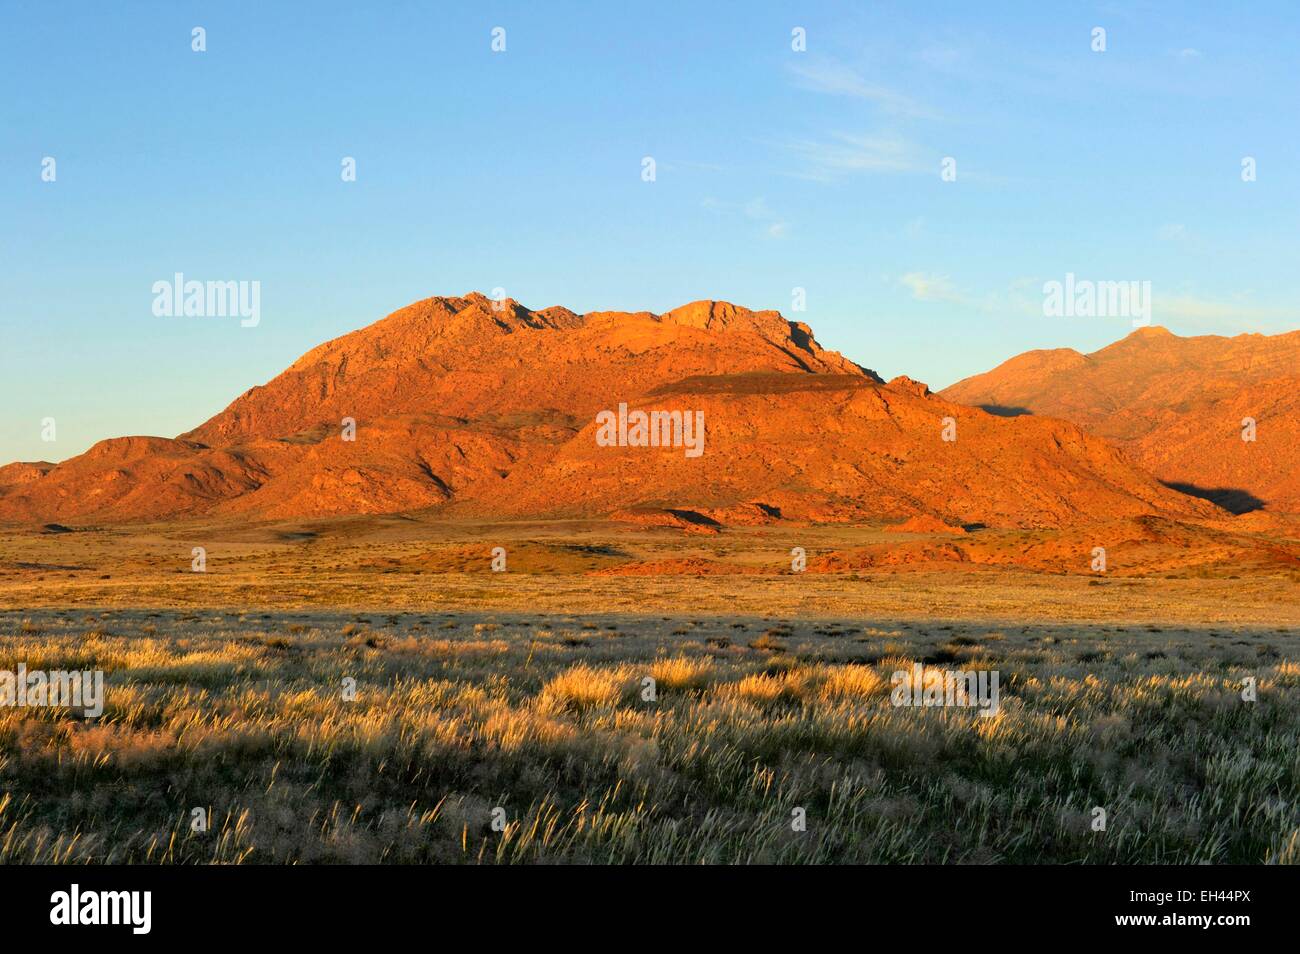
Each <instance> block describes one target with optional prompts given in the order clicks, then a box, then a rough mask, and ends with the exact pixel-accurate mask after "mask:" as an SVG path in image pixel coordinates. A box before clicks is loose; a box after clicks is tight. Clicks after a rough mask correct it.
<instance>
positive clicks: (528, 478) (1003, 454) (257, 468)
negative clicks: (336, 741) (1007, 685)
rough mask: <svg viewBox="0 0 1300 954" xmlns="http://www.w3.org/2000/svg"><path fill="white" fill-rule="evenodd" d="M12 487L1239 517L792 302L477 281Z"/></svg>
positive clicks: (177, 500)
mask: <svg viewBox="0 0 1300 954" xmlns="http://www.w3.org/2000/svg"><path fill="white" fill-rule="evenodd" d="M638 411H641V412H645V413H647V414H650V413H652V412H660V413H661V414H663V415H664V417H665V420H666V421H667V425H666V428H665V430H663V431H656V433H657V434H658V433H663V435H664V437H665V438H666V439H667V443H670V444H674V445H675V446H635V445H636V443H637V441H636V437H637V436H638V434H639V433H640V432H639V431H638V429H637V426H636V416H637V412H638ZM674 412H675V413H676V414H677V415H678V417H676V418H672V417H671V415H672V414H674ZM699 415H702V420H703V432H702V439H703V443H702V445H698V446H696V445H692V444H691V438H692V437H694V438H695V439H696V440H697V441H698V440H699V438H700V437H701V435H700V433H699V432H696V431H694V430H693V429H691V428H690V425H691V424H693V423H694V422H695V421H696V420H697V417H698V416H699ZM629 422H631V424H632V426H631V427H630V428H629V427H628V424H629ZM678 422H680V423H678ZM945 436H947V437H954V438H955V439H953V440H945ZM349 437H351V438H352V439H348V438H349ZM625 437H626V438H628V439H624V438H625ZM611 444H612V445H614V446H610V445H611ZM0 476H3V477H4V478H5V479H4V480H2V481H0V520H5V521H11V522H45V521H61V522H75V521H79V522H82V523H87V522H89V523H112V522H119V521H139V520H159V519H172V518H183V517H196V516H215V517H221V516H231V517H235V516H238V517H239V518H241V519H281V518H292V517H306V516H322V515H332V514H351V513H385V512H400V511H411V510H423V509H427V508H436V509H437V511H438V512H439V513H445V514H446V515H447V516H448V517H461V516H464V517H472V518H476V519H481V518H495V517H516V518H525V517H611V516H612V517H614V518H616V519H624V520H631V521H636V522H648V523H652V524H653V523H668V524H671V525H677V526H683V527H688V528H692V527H693V528H706V529H707V528H710V527H716V526H717V525H720V524H721V525H725V524H728V523H755V522H759V523H761V522H768V521H772V520H778V519H783V518H792V519H797V520H827V521H848V520H853V521H859V520H880V519H883V520H888V521H890V522H896V521H899V520H905V519H908V518H911V517H918V516H925V517H933V518H935V519H938V520H942V521H944V522H946V523H948V524H951V525H954V526H960V525H963V524H966V525H969V524H986V525H990V526H1008V527H1020V526H1026V527H1040V526H1041V527H1056V526H1062V525H1066V524H1070V523H1074V522H1078V521H1086V520H1089V519H1094V518H1097V517H1099V516H1103V515H1104V516H1106V517H1108V518H1120V517H1138V516H1143V515H1150V514H1160V515H1163V516H1165V517H1170V518H1182V519H1213V518H1215V517H1216V516H1217V517H1222V516H1223V513H1222V511H1220V510H1218V508H1216V507H1214V506H1212V505H1210V504H1208V503H1206V502H1204V501H1201V500H1197V499H1195V498H1193V497H1189V496H1186V495H1184V494H1181V493H1177V492H1175V491H1172V490H1170V489H1168V488H1166V487H1164V486H1162V485H1161V484H1160V483H1159V482H1158V481H1156V480H1154V479H1153V478H1151V477H1150V476H1149V475H1148V474H1146V473H1144V472H1143V471H1142V470H1141V469H1140V468H1138V467H1137V466H1135V465H1134V464H1133V463H1132V462H1131V461H1129V460H1128V459H1127V458H1126V456H1125V455H1124V454H1123V453H1121V452H1120V451H1119V450H1117V449H1116V448H1115V447H1114V446H1113V445H1112V444H1111V443H1109V442H1108V441H1106V440H1104V439H1102V438H1100V437H1095V436H1090V435H1089V434H1086V433H1085V432H1084V431H1083V430H1081V429H1080V428H1079V427H1077V426H1076V425H1074V424H1071V423H1067V422H1064V421H1059V420H1051V419H1047V418H1039V417H1018V418H1007V417H1001V416H998V415H997V414H990V413H986V412H984V411H982V410H979V409H976V408H971V407H966V406H963V405H961V404H959V403H954V402H953V401H950V400H947V399H945V398H943V397H942V396H936V395H934V394H931V393H930V391H929V389H928V388H927V387H926V386H925V385H924V384H921V383H920V382H917V381H913V380H911V379H909V378H906V377H900V378H896V379H894V380H893V381H890V382H888V383H886V382H884V381H882V380H881V379H880V378H879V377H878V376H877V375H876V374H874V373H873V372H871V371H869V370H867V369H865V368H862V367H860V366H858V365H857V364H855V363H853V362H851V361H849V360H847V359H846V358H844V357H842V356H841V355H839V354H837V353H836V352H833V351H827V350H825V349H824V348H822V347H821V346H820V345H819V344H818V343H817V342H816V340H815V339H814V337H813V333H812V330H811V329H810V328H809V327H808V326H807V325H804V324H802V323H799V322H792V321H788V320H786V319H785V318H783V317H782V316H781V315H780V314H778V313H777V312H774V311H750V310H748V309H746V308H741V307H739V306H736V305H732V304H729V303H726V302H715V301H699V302H693V303H691V304H688V305H684V306H682V307H680V308H677V309H674V310H672V311H669V312H666V313H664V314H661V315H655V314H651V313H649V312H632V313H627V312H590V313H587V314H585V315H579V314H576V313H574V312H572V311H570V310H568V309H566V308H560V307H552V308H545V309H541V310H537V311H533V310H530V309H528V308H525V307H523V306H522V305H520V304H518V303H517V302H514V301H509V300H507V301H493V300H490V299H488V298H486V297H484V296H483V295H481V294H477V293H475V294H471V295H467V296H465V297H460V298H429V299H426V300H424V301H420V302H416V303H415V304H412V305H410V306H408V307H406V308H403V309H400V310H399V311H396V312H394V313H393V314H391V315H389V316H388V317H386V318H384V319H382V320H380V321H378V322H376V323H374V324H372V325H370V326H368V327H366V328H362V329H360V330H358V331H355V332H352V333H351V334H347V335H344V336H342V337H340V338H337V339H335V340H333V341H329V342H326V343H325V344H322V345H320V346H319V347H317V348H314V349H313V350H311V351H309V352H308V353H307V354H305V355H303V356H302V357H301V358H300V359H299V360H297V361H296V362H294V364H293V365H292V366H291V367H289V368H288V369H287V370H285V371H284V372H283V373H281V374H280V375H278V376H277V377H275V378H274V379H273V380H271V381H270V382H268V383H267V384H265V385H263V386H259V387H254V388H252V389H251V390H249V391H247V392H245V393H244V394H243V395H241V396H240V397H239V398H237V399H236V400H235V401H234V402H233V403H232V404H231V405H230V406H229V407H228V408H226V409H225V410H224V411H222V412H221V413H220V414H217V415H216V416H215V417H213V418H211V419H210V420H208V421H206V422H205V423H203V424H201V425H200V426H198V427H196V428H195V429H194V430H192V431H189V432H188V433H186V434H182V435H180V436H179V437H177V438H175V439H170V440H169V439H165V438H157V437H128V438H117V439H112V440H106V441H101V442H100V443H99V444H96V445H95V446H94V447H92V448H91V449H90V450H89V451H87V452H86V453H85V454H82V455H80V456H78V457H74V458H72V459H70V460H67V461H64V462H62V463H60V464H58V465H57V466H53V467H50V466H49V465H47V464H33V465H26V464H16V465H10V467H8V468H3V469H0Z"/></svg>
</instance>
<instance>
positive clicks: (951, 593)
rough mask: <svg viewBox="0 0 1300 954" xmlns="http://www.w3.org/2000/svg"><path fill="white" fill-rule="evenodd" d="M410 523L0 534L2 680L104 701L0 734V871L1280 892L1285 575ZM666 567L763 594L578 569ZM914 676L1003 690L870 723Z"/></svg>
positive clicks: (1288, 726)
mask: <svg viewBox="0 0 1300 954" xmlns="http://www.w3.org/2000/svg"><path fill="white" fill-rule="evenodd" d="M394 526H395V527H396V529H394V527H388V528H387V529H384V530H383V532H382V533H379V535H378V537H377V538H373V539H367V538H364V537H362V538H361V539H358V534H357V533H356V532H355V530H353V531H352V532H349V533H346V534H338V535H337V536H332V535H331V531H330V530H329V529H328V528H325V530H324V532H321V531H320V530H311V529H307V530H303V529H301V528H300V529H296V530H294V529H290V530H286V529H284V528H279V529H276V530H275V531H274V532H273V533H269V535H268V532H266V531H263V530H257V529H247V530H245V529H239V530H236V529H226V530H224V531H221V532H219V533H216V532H213V531H211V530H208V531H206V532H203V531H202V530H199V531H195V530H189V529H186V530H183V531H176V530H168V531H167V532H165V533H153V532H150V533H144V534H131V535H128V534H120V533H116V532H107V531H105V532H102V533H94V534H91V533H85V534H82V533H76V534H65V533H59V534H53V535H51V534H32V533H31V532H23V533H19V532H13V533H9V534H6V535H3V536H0V574H2V575H0V669H11V670H12V669H14V668H16V667H17V665H18V664H20V663H21V664H24V665H26V666H27V667H28V669H29V670H31V669H45V670H58V669H102V670H103V671H104V672H105V674H106V681H107V685H108V688H107V693H106V707H105V711H104V713H103V714H102V716H100V717H99V718H98V719H96V720H93V721H87V720H85V719H83V718H81V717H80V714H79V713H77V712H73V711H69V710H67V709H59V708H4V709H0V791H2V792H3V794H0V861H5V862H69V863H74V862H75V863H81V862H132V863H209V862H224V863H286V862H304V863H320V862H326V863H328V862H334V863H351V862H414V863H429V862H434V863H450V862H662V863H693V862H705V863H708V862H717V863H723V862H726V863H732V862H774V863H776V862H966V863H978V862H1004V863H1036V862H1061V863H1067V862H1089V863H1160V862H1171V863H1177V862H1186V863H1197V862H1211V863H1226V862H1234V863H1262V862H1283V863H1291V862H1296V861H1300V747H1297V744H1296V740H1297V738H1300V640H1297V635H1298V634H1297V631H1296V627H1295V620H1296V618H1297V614H1296V599H1297V597H1296V587H1295V585H1294V582H1293V581H1292V579H1291V578H1290V576H1289V575H1288V574H1287V573H1285V572H1282V573H1277V574H1274V575H1272V576H1269V577H1261V578H1252V579H1250V580H1235V579H1231V576H1232V575H1233V574H1232V573H1231V572H1230V569H1231V568H1230V567H1225V568H1222V569H1221V570H1219V571H1217V572H1214V573H1206V574H1201V575H1197V576H1187V577H1182V578H1172V579H1171V578H1167V577H1168V576H1170V575H1172V574H1166V575H1162V576H1159V577H1145V578H1143V577H1133V578H1123V577H1114V578H1106V579H1096V578H1092V579H1089V578H1088V577H1086V576H1084V575H1068V574H1066V575H1057V576H1050V577H1046V576H1044V575H1043V574H1033V573H1015V572H1010V571H1005V570H997V569H983V570H978V571H972V570H970V569H969V568H963V569H957V570H954V569H952V568H948V569H943V568H930V569H912V570H907V571H898V570H893V569H890V570H878V571H872V572H865V573H852V574H844V573H840V574H836V573H824V574H812V573H809V574H800V575H793V574H789V573H780V572H769V570H770V568H771V567H772V566H773V564H774V562H775V561H776V560H778V559H779V558H781V557H783V556H784V555H785V554H786V553H787V552H788V544H789V541H788V540H783V539H780V538H779V537H768V536H764V535H762V534H757V535H752V536H746V535H744V534H736V535H730V536H727V537H724V538H719V539H710V540H706V541H683V540H682V539H681V538H680V536H671V535H664V534H633V535H627V534H623V535H614V536H612V537H611V536H607V535H606V536H602V535H601V534H600V533H594V534H593V533H587V534H574V533H573V532H572V530H571V529H570V530H566V531H565V533H563V534H557V535H554V536H552V535H549V534H548V533H545V532H541V531H539V530H538V529H537V528H529V529H528V530H527V531H526V532H523V533H522V534H520V533H516V534H515V535H514V536H511V535H510V533H508V532H505V531H501V532H495V533H484V532H483V531H482V530H481V529H479V530H478V531H469V530H467V531H465V535H464V536H460V535H458V534H456V533H455V532H450V531H449V532H448V533H447V534H446V535H445V536H444V538H443V539H441V540H440V541H439V542H438V543H437V544H431V543H430V542H429V540H428V538H427V535H426V533H425V532H423V531H421V530H419V529H418V528H417V530H415V531H412V530H411V528H408V527H406V526H405V525H404V524H402V525H394ZM408 531H409V536H408ZM819 532H821V531H817V530H809V531H805V532H804V533H803V536H804V537H805V538H811V539H813V541H814V542H813V545H812V546H810V548H809V549H810V553H812V552H813V551H814V550H815V548H816V547H817V546H819V545H825V546H827V547H829V546H831V545H832V544H834V545H844V544H845V543H846V540H845V534H846V532H845V531H837V532H836V533H834V534H831V535H830V536H828V537H827V538H826V539H825V540H822V539H819V538H818V536H817V534H818V533H819ZM849 535H850V536H851V534H849ZM832 537H833V539H832ZM497 539H505V541H506V544H507V548H508V550H509V552H510V553H511V558H512V561H513V563H512V569H511V571H510V572H506V573H499V574H493V573H490V572H486V571H485V570H484V569H483V568H484V567H485V566H486V564H487V558H488V548H489V547H488V545H489V544H490V543H492V542H494V541H495V540H497ZM214 540H215V541H216V542H215V543H214V542H213V541H214ZM201 541H206V542H207V543H208V544H209V548H208V549H209V564H208V570H207V572H205V573H201V574H199V573H191V572H189V571H188V570H189V545H190V543H191V542H201ZM847 542H854V541H851V540H850V541H847ZM674 554H676V555H678V556H679V557H680V556H681V555H682V554H686V555H688V556H691V557H692V558H695V557H698V558H699V559H701V560H712V561H717V562H723V563H732V564H736V565H738V566H751V567H757V568H758V569H759V570H760V571H761V572H759V573H753V572H745V573H736V574H721V575H690V574H676V575H674V574H666V575H656V576H632V577H627V576H617V575H615V576H608V575H594V574H601V573H604V572H605V571H607V570H609V569H611V568H616V567H617V566H619V565H624V564H626V563H628V562H629V561H632V562H646V561H654V560H655V559H657V558H666V557H668V556H671V555H674ZM692 565H694V564H692ZM914 662H920V663H922V664H924V665H927V666H932V667H942V668H949V669H964V670H973V669H991V670H996V671H998V672H999V673H1000V676H1001V704H1000V708H999V711H998V713H997V715H996V716H994V717H992V718H985V717H981V716H980V715H978V714H977V710H973V709H961V708H910V707H898V706H894V705H892V704H891V700H890V680H891V676H892V674H893V673H894V672H896V671H900V670H907V669H908V668H909V667H910V666H911V665H912V664H913V663H914ZM647 676H649V677H652V678H653V679H654V680H655V687H656V698H655V699H654V700H653V701H647V700H646V699H645V698H644V697H643V688H644V682H643V680H644V679H645V678H646V677H647ZM1248 677H1253V678H1254V680H1255V685H1256V697H1255V701H1253V702H1248V701H1245V700H1244V699H1243V698H1242V689H1243V683H1244V680H1246V679H1247V678H1248ZM350 681H354V683H353V682H350ZM352 685H355V693H352V692H351V691H350V689H349V687H350V686H352ZM799 808H802V809H804V811H805V812H806V817H807V828H806V830H805V831H795V830H793V828H792V813H793V812H794V810H795V809H799ZM1096 808H1104V809H1105V812H1106V828H1105V830H1104V831H1097V830H1094V826H1093V821H1094V818H1095V817H1096V816H1095V809H1096ZM195 809H201V810H202V812H203V813H205V814H206V815H207V817H208V818H209V819H210V821H209V827H208V830H207V831H195V830H194V827H193V824H192V823H193V819H194V811H195ZM495 809H501V811H499V812H494V810H495ZM494 818H495V819H498V820H500V822H502V823H503V824H504V828H503V830H498V828H500V827H501V826H500V825H499V824H498V825H497V826H496V827H494V824H493V822H494Z"/></svg>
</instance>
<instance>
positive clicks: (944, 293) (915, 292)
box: [898, 272, 971, 305]
mask: <svg viewBox="0 0 1300 954" xmlns="http://www.w3.org/2000/svg"><path fill="white" fill-rule="evenodd" d="M898 282H899V284H900V285H903V286H905V287H906V288H908V289H909V290H910V291H911V292H912V297H913V298H915V299H916V300H917V301H946V302H949V303H951V304H957V305H968V304H971V302H970V301H969V299H967V298H966V296H965V295H962V294H961V293H959V292H958V291H957V290H956V289H955V288H953V286H952V282H951V281H950V280H949V279H948V276H946V275H929V274H926V273H925V272H908V273H907V274H906V275H902V276H900V277H899V279H898Z"/></svg>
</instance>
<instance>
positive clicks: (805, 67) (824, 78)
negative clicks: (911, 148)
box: [789, 57, 939, 119]
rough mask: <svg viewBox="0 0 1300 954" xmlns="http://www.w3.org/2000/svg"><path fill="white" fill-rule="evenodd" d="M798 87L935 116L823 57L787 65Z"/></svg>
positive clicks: (903, 112) (901, 111) (908, 113)
mask: <svg viewBox="0 0 1300 954" xmlns="http://www.w3.org/2000/svg"><path fill="white" fill-rule="evenodd" d="M789 70H790V73H791V75H793V76H794V83H795V85H796V86H798V87H799V88H800V89H806V90H809V91H811V92H814V93H827V94H829V95H832V96H848V97H851V98H853V99H863V100H867V101H868V102H872V103H875V104H876V105H877V106H879V107H880V108H881V109H883V110H885V111H886V112H887V113H890V114H891V115H895V116H907V117H911V118H915V119H938V118H939V116H938V114H937V113H936V112H934V111H933V110H932V109H930V108H929V107H928V106H925V105H923V104H921V103H918V102H917V101H916V100H914V99H912V98H911V97H910V96H907V95H906V94H904V93H900V92H898V91H897V90H894V89H890V88H889V87H887V86H882V85H880V84H878V83H873V82H871V81H870V80H868V79H867V78H866V77H864V76H863V75H862V74H861V73H859V72H858V71H857V70H855V69H853V68H852V67H850V66H847V65H845V64H843V63H840V62H838V61H836V60H831V59H827V58H825V57H821V58H817V59H809V60H802V59H801V60H798V61H796V62H794V63H792V64H791V65H790V67H789Z"/></svg>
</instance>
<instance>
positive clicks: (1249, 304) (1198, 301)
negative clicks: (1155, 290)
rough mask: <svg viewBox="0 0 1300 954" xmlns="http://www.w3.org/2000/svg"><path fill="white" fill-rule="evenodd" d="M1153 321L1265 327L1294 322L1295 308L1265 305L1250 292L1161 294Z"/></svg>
mask: <svg viewBox="0 0 1300 954" xmlns="http://www.w3.org/2000/svg"><path fill="white" fill-rule="evenodd" d="M1151 317H1152V321H1154V322H1157V323H1159V324H1163V323H1165V322H1170V321H1173V322H1177V323H1178V324H1179V325H1182V326H1190V327H1194V328H1199V329H1203V330H1211V331H1263V330H1265V329H1272V330H1279V329H1281V328H1283V327H1291V326H1294V324H1295V321H1296V309H1295V308H1282V307H1278V306H1275V305H1262V304H1260V303H1258V302H1256V301H1253V300H1252V298H1251V295H1250V294H1249V293H1242V294H1238V295H1233V296H1232V297H1230V298H1226V299H1225V298H1217V299H1216V298H1206V297H1202V296H1199V295H1160V294H1156V295H1155V296H1154V298H1153V299H1152V306H1151Z"/></svg>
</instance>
